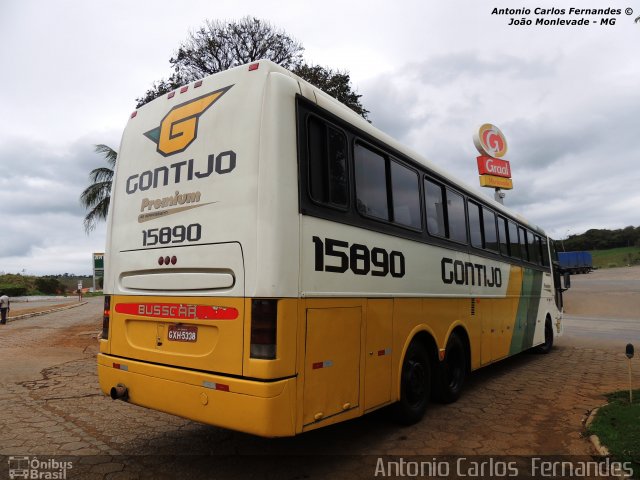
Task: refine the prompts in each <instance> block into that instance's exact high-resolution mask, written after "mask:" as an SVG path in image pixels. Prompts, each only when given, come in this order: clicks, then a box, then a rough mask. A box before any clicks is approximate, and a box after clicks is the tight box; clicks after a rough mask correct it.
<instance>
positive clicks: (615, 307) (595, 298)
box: [564, 266, 640, 320]
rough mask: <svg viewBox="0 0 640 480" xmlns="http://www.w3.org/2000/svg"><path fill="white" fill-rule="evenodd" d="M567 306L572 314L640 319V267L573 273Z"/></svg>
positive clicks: (567, 310)
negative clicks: (580, 273)
mask: <svg viewBox="0 0 640 480" xmlns="http://www.w3.org/2000/svg"><path fill="white" fill-rule="evenodd" d="M564 307H565V308H564V310H565V313H567V314H569V315H584V316H589V317H606V318H636V319H639V320H640V266H634V267H622V268H607V269H600V270H595V271H593V272H591V273H588V274H582V275H572V276H571V288H570V289H569V290H568V291H567V292H565V296H564Z"/></svg>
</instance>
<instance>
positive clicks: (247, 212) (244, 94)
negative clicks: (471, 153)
mask: <svg viewBox="0 0 640 480" xmlns="http://www.w3.org/2000/svg"><path fill="white" fill-rule="evenodd" d="M551 258H552V248H551V242H550V241H549V240H548V238H547V236H546V235H545V233H544V232H543V231H542V230H541V229H539V228H537V227H535V226H534V225H531V224H530V223H527V222H526V221H524V220H523V219H522V218H520V217H518V216H516V215H514V214H513V213H511V212H510V211H509V210H507V209H505V208H504V207H503V206H501V205H499V204H497V203H495V202H493V201H492V200H489V199H487V198H485V197H484V196H482V195H478V194H477V193H476V192H475V191H474V190H473V189H471V188H468V187H466V186H464V185H463V184H461V183H460V182H459V181H457V180H455V179H453V178H452V177H451V176H450V175H449V174H447V173H446V172H445V171H444V170H442V169H441V168H439V167H438V166H436V165H435V164H433V163H431V162H429V161H427V160H425V159H424V158H422V157H420V156H419V155H417V154H415V153H414V152H412V151H410V150H409V149H407V148H405V147H403V146H402V145H400V144H399V143H398V142H396V141H394V140H393V139H392V138H390V137H389V136H387V135H385V134H384V133H382V132H380V131H379V130H377V129H376V128H374V127H373V126H371V125H370V124H369V123H368V122H367V121H365V120H364V119H362V118H361V117H359V116H358V115H356V114H355V113H353V112H352V111H351V110H350V109H349V108H347V107H346V106H344V105H342V104H340V103H339V102H338V101H336V100H335V99H333V98H331V97H329V96H328V95H326V94H325V93H323V92H322V91H320V90H318V89H317V88H315V87H313V86H311V85H310V84H308V83H307V82H305V81H303V80H301V79H300V78H298V77H296V76H295V75H293V74H292V73H290V72H289V71H287V70H285V69H283V68H281V67H279V66H278V65H275V64H273V63H271V62H268V61H260V62H257V63H254V64H251V65H246V66H241V67H237V68H234V69H231V70H228V71H225V72H222V73H219V74H216V75H212V76H210V77H207V78H205V79H203V80H200V81H197V82H195V83H193V84H190V85H187V86H184V87H182V88H180V89H179V90H177V91H173V92H170V93H169V94H167V95H164V96H163V97H161V98H158V99H156V100H154V101H152V102H150V103H149V104H147V105H145V106H143V107H141V108H140V109H139V110H137V111H136V112H134V113H133V114H132V115H131V118H130V120H129V122H128V125H127V127H126V129H125V131H124V135H123V138H122V143H121V146H120V153H119V156H118V161H117V169H116V174H115V178H114V184H113V191H112V195H111V210H110V213H109V220H108V235H107V250H106V255H105V259H106V264H105V283H104V289H105V292H107V293H108V294H109V295H108V296H107V297H105V309H104V310H105V311H104V321H103V333H102V339H101V340H100V354H99V355H98V373H99V378H100V386H101V389H102V391H103V392H104V393H105V394H107V395H110V396H111V397H112V398H114V399H123V400H127V401H129V402H131V403H133V404H136V405H141V406H144V407H148V408H152V409H156V410H160V411H163V412H168V413H171V414H174V415H179V416H181V417H185V418H189V419H193V420H196V421H199V422H203V423H207V424H211V425H217V426H220V427H224V428H229V429H233V430H239V431H243V432H249V433H253V434H256V435H262V436H268V437H275V436H289V435H295V434H298V433H301V432H305V431H308V430H312V429H316V428H319V427H322V426H325V425H330V424H333V423H336V422H340V421H343V420H348V419H352V418H354V417H358V416H360V415H363V414H365V413H367V412H370V411H372V410H376V409H379V408H381V407H384V406H387V405H391V404H394V405H393V408H394V409H395V413H396V415H397V418H398V419H399V420H400V421H402V422H404V423H412V422H416V421H418V420H419V419H420V418H421V417H422V416H423V414H424V412H425V410H426V408H427V405H428V402H429V401H430V400H431V399H432V398H433V399H438V400H441V401H445V402H451V401H454V400H456V399H457V397H458V396H459V394H460V391H461V389H462V386H463V383H464V380H465V377H466V376H467V374H468V373H469V372H470V371H472V370H475V369H478V368H480V367H482V366H484V365H488V364H490V363H492V362H495V361H497V360H500V359H503V358H505V357H508V356H510V355H513V354H516V353H519V352H522V351H523V350H527V349H530V348H532V347H537V348H538V349H540V350H542V351H549V350H550V349H551V347H552V344H553V339H554V336H556V335H558V334H560V333H561V330H562V328H561V327H562V324H561V317H562V315H561V310H562V309H561V290H560V285H559V277H558V274H557V271H555V270H554V268H553V265H552V262H551V260H550V259H551ZM554 274H555V278H554Z"/></svg>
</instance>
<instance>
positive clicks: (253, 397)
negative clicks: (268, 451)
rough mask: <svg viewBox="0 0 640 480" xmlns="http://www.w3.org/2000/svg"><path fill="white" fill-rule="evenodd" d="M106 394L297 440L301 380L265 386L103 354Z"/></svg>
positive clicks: (102, 385)
mask: <svg viewBox="0 0 640 480" xmlns="http://www.w3.org/2000/svg"><path fill="white" fill-rule="evenodd" d="M98 378H99V381H100V389H101V390H102V392H103V393H104V394H105V395H107V396H109V395H110V391H111V389H112V388H113V387H116V386H117V385H118V384H121V385H124V386H126V388H127V393H128V402H129V403H133V404H135V405H140V406H143V407H147V408H152V409H154V410H159V411H162V412H166V413H170V414H172V415H177V416H180V417H184V418H189V419H191V420H195V421H198V422H202V423H206V424H209V425H215V426H218V427H223V428H229V429H231V430H237V431H241V432H246V433H251V434H254V435H260V436H263V437H283V436H291V435H295V433H296V431H295V401H296V383H295V381H296V379H295V378H288V379H284V380H278V381H272V382H262V381H256V380H245V379H239V378H231V377H226V376H224V375H213V374H208V373H202V372H195V371H191V370H184V369H180V368H174V367H167V366H163V365H155V364H150V363H146V362H140V361H136V360H128V359H121V358H118V357H113V356H110V355H105V354H98Z"/></svg>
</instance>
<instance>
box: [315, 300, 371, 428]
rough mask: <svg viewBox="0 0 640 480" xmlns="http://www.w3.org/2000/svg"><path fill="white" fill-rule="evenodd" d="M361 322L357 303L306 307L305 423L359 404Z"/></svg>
mask: <svg viewBox="0 0 640 480" xmlns="http://www.w3.org/2000/svg"><path fill="white" fill-rule="evenodd" d="M361 323H362V310H361V309H360V307H347V308H312V309H308V310H307V334H306V352H305V365H304V378H305V380H304V407H303V424H304V425H308V424H310V423H313V422H316V421H320V420H323V419H325V418H327V417H330V416H333V415H337V414H339V413H342V412H345V411H348V410H351V409H352V408H355V407H357V406H358V402H359V393H360V338H361Z"/></svg>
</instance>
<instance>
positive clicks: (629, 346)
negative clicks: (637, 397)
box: [625, 343, 633, 405]
mask: <svg viewBox="0 0 640 480" xmlns="http://www.w3.org/2000/svg"><path fill="white" fill-rule="evenodd" d="M625 355H626V356H627V358H628V359H629V405H631V404H632V403H633V384H632V382H631V359H632V358H633V345H632V344H631V343H628V344H627V348H626V351H625Z"/></svg>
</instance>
